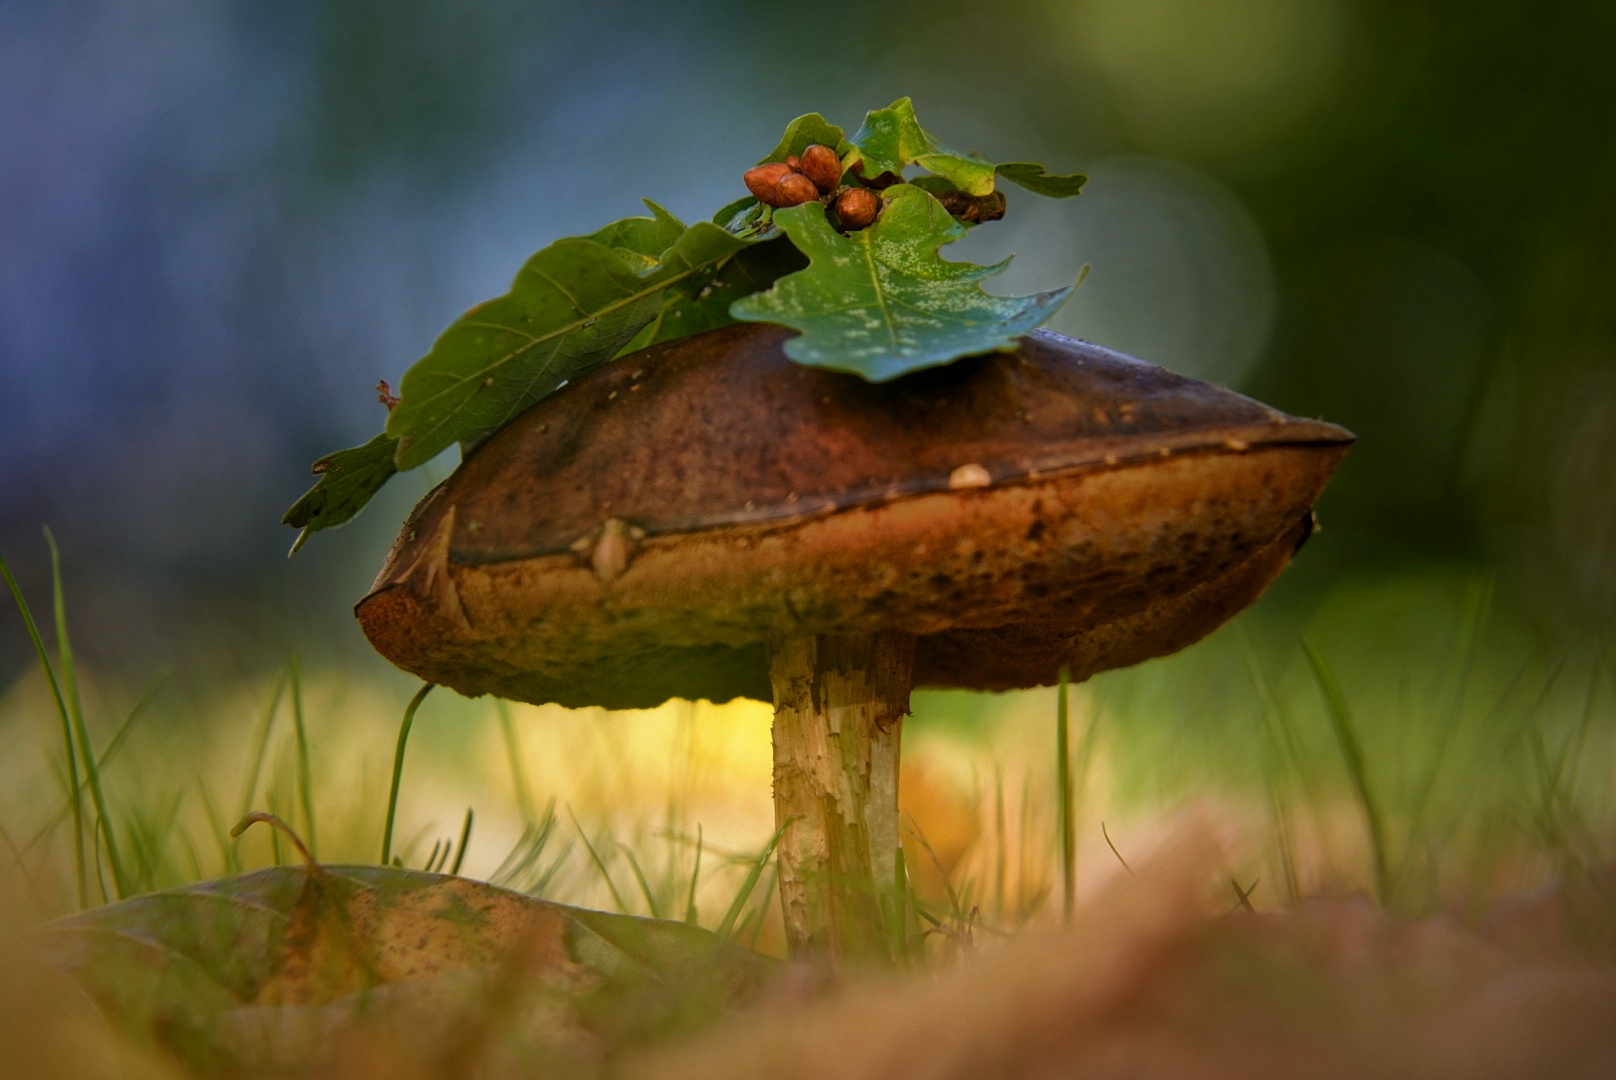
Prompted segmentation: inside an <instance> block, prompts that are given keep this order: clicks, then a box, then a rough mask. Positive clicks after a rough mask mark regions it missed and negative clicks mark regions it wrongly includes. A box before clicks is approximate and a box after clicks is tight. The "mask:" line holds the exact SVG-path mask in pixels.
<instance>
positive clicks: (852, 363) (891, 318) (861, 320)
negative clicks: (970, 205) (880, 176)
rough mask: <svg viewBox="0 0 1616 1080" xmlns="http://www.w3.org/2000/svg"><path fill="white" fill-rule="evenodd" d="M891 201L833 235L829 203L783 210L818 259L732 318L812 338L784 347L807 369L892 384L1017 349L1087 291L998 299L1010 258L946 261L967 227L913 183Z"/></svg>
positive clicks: (797, 238) (778, 214) (740, 303)
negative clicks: (994, 285)
mask: <svg viewBox="0 0 1616 1080" xmlns="http://www.w3.org/2000/svg"><path fill="white" fill-rule="evenodd" d="M881 198H882V202H883V204H884V205H883V208H882V211H881V216H880V217H879V218H878V219H877V220H876V222H875V224H874V225H871V226H870V227H869V228H867V229H864V230H862V231H860V232H855V233H853V234H852V235H851V236H843V235H841V234H840V233H838V232H836V230H835V229H833V228H831V226H830V223H829V222H828V221H827V220H826V219H825V209H824V207H823V206H821V205H820V204H818V203H806V204H804V205H802V206H794V207H791V208H790V209H786V210H777V211H775V214H774V220H775V223H776V224H777V225H778V226H779V227H780V228H781V229H783V230H784V231H785V234H786V235H787V236H788V237H790V239H791V242H792V243H793V244H795V245H796V247H797V248H798V250H800V251H801V252H802V253H803V254H804V255H806V256H807V257H808V260H809V265H808V268H807V269H806V270H801V271H799V272H797V273H794V274H789V275H787V276H785V277H783V278H781V279H780V280H779V281H777V282H775V284H774V287H773V288H771V289H770V290H769V291H767V292H761V293H754V294H752V295H751V296H747V297H744V298H742V299H740V300H737V301H736V302H735V303H733V304H732V305H730V314H731V315H733V316H734V317H735V318H737V319H741V320H745V321H749V322H773V323H782V324H784V325H786V326H790V327H792V328H794V329H796V330H800V331H802V333H801V334H800V336H798V337H795V338H792V339H791V340H790V341H788V342H786V344H785V351H786V355H787V356H789V357H791V359H793V360H795V361H796V362H797V363H799V364H807V365H809V366H811V367H825V368H834V369H836V370H839V371H850V372H853V373H855V374H857V375H861V376H863V377H864V378H865V379H868V380H869V381H871V382H884V381H886V380H888V379H893V378H896V377H898V376H899V375H903V374H905V373H907V372H910V371H915V370H918V369H920V368H925V367H934V366H937V365H939V364H946V363H948V362H949V361H951V360H954V359H957V358H959V357H961V356H970V355H972V354H975V353H983V352H991V351H994V350H999V349H1009V348H1013V347H1014V346H1015V343H1016V339H1017V338H1020V337H1021V336H1022V335H1024V334H1026V333H1028V332H1029V331H1030V330H1032V329H1033V328H1034V327H1036V326H1037V325H1038V324H1039V323H1042V322H1043V321H1044V320H1046V319H1048V318H1049V317H1050V316H1051V315H1053V314H1054V313H1055V311H1056V309H1058V308H1059V307H1060V306H1061V304H1062V303H1064V302H1065V300H1066V298H1067V297H1068V296H1069V295H1070V294H1071V292H1072V289H1073V288H1075V287H1076V286H1075V285H1069V286H1066V287H1065V288H1061V289H1056V290H1054V291H1052V292H1046V293H1038V294H1036V295H1033V296H1022V297H997V296H989V295H988V294H987V293H985V292H983V291H982V289H981V287H980V282H982V281H984V280H986V279H987V278H990V277H993V276H994V275H996V274H998V273H1000V272H1001V271H1002V270H1003V269H1004V268H1005V266H1006V265H1007V263H1008V261H1009V260H1006V261H1005V262H1002V263H999V264H997V265H995V266H976V265H973V264H970V263H955V262H945V261H944V260H943V259H942V258H941V257H940V256H939V254H938V249H939V248H940V247H942V246H943V245H944V244H947V243H951V242H952V241H954V240H958V239H959V238H960V237H962V236H964V235H965V226H963V225H961V224H960V223H959V222H957V221H955V220H954V219H953V218H952V217H951V216H949V213H948V211H947V210H945V209H943V207H942V204H940V203H939V202H938V201H937V200H936V199H934V198H932V197H931V195H929V194H927V193H926V192H925V191H924V190H922V189H920V188H918V187H916V186H914V185H913V184H898V185H895V186H893V187H889V188H887V189H886V190H885V191H883V192H882V193H881Z"/></svg>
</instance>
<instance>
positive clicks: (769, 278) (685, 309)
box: [618, 235, 808, 356]
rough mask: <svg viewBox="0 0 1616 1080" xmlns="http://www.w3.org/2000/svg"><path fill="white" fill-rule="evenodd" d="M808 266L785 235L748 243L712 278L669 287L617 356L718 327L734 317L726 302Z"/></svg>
mask: <svg viewBox="0 0 1616 1080" xmlns="http://www.w3.org/2000/svg"><path fill="white" fill-rule="evenodd" d="M807 265H808V260H807V259H805V258H803V256H802V253H801V252H799V251H798V250H797V249H796V248H795V247H793V246H792V244H791V241H790V240H788V239H787V238H786V237H784V236H780V235H776V237H775V239H773V240H770V241H769V242H768V243H764V244H758V245H756V246H754V247H749V248H746V249H745V250H744V251H741V252H740V253H738V254H737V255H736V256H735V257H734V258H732V259H730V260H729V261H727V262H726V263H725V264H724V265H723V266H722V267H721V268H720V269H719V271H718V273H717V274H715V275H714V276H713V279H712V280H711V281H709V282H708V283H707V284H706V285H704V286H702V288H701V289H700V290H699V291H697V292H696V293H695V294H694V295H690V296H687V295H685V294H683V293H675V292H673V291H672V290H670V291H669V293H668V296H667V299H666V300H665V301H663V304H662V310H661V311H659V312H657V315H656V318H654V319H652V320H651V321H650V322H649V323H647V324H646V325H645V328H644V329H642V330H641V331H640V332H639V333H638V334H635V335H634V340H633V341H630V342H629V343H628V344H627V345H625V346H623V350H622V352H620V353H618V355H619V356H626V355H627V354H629V353H631V352H635V351H636V350H639V349H643V348H645V347H646V346H647V345H655V344H657V343H658V342H662V341H672V340H673V339H674V338H681V337H685V336H686V335H689V334H699V333H701V332H702V331H704V330H716V329H718V328H719V327H720V326H728V325H730V324H731V323H733V322H735V317H734V316H733V315H731V314H730V310H729V309H730V305H731V304H732V303H734V302H735V301H736V300H739V299H740V298H741V297H743V296H749V295H751V294H752V293H755V292H762V291H763V290H764V289H767V288H768V287H769V286H770V285H773V284H774V283H775V281H776V280H777V279H779V278H781V277H784V276H785V275H786V274H790V273H795V272H796V271H798V270H801V269H803V268H804V267H805V266H807Z"/></svg>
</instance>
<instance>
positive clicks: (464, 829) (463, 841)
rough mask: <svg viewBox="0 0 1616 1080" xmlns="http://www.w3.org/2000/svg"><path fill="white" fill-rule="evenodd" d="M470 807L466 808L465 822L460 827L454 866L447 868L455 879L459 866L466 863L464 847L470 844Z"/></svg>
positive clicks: (458, 874)
mask: <svg viewBox="0 0 1616 1080" xmlns="http://www.w3.org/2000/svg"><path fill="white" fill-rule="evenodd" d="M471 821H472V816H471V807H469V806H468V807H466V820H465V822H464V823H463V824H462V825H461V826H460V842H459V843H458V844H456V845H455V857H454V865H453V866H451V867H449V873H450V874H452V875H454V876H455V877H459V876H460V866H461V864H462V863H464V862H465V861H466V845H467V844H469V843H471Z"/></svg>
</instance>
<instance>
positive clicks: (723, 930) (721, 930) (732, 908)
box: [714, 819, 794, 941]
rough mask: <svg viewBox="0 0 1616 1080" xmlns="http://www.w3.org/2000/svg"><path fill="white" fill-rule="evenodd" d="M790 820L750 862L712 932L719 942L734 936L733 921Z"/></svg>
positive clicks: (739, 914)
mask: <svg viewBox="0 0 1616 1080" xmlns="http://www.w3.org/2000/svg"><path fill="white" fill-rule="evenodd" d="M792 820H794V819H787V820H786V823H785V825H781V826H780V827H779V828H778V829H776V830H775V833H774V835H773V836H771V837H769V842H768V843H767V844H765V845H763V850H762V852H760V853H759V854H758V857H757V858H756V859H755V860H753V861H752V865H751V869H749V870H748V871H747V872H746V880H745V881H743V882H741V887H740V889H738V890H737V891H736V893H735V898H734V899H733V900H731V901H730V902H729V910H728V911H726V912H724V918H723V921H721V922H720V923H719V924H718V929H717V930H715V931H714V933H716V934H717V935H718V936H719V938H720V939H721V940H723V941H729V940H730V938H731V935H732V934H734V932H735V920H737V919H739V918H740V917H741V912H742V910H744V909H745V907H746V901H747V900H748V899H749V898H750V897H751V895H752V890H753V889H755V888H757V883H758V878H760V877H762V876H763V868H764V867H766V866H768V865H769V860H770V859H771V858H773V857H774V849H775V846H776V845H778V844H779V843H780V838H781V837H782V836H784V835H785V834H786V827H787V826H789V825H790V824H791V821H792Z"/></svg>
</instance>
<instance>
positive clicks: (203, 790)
mask: <svg viewBox="0 0 1616 1080" xmlns="http://www.w3.org/2000/svg"><path fill="white" fill-rule="evenodd" d="M196 790H197V793H198V794H199V795H200V796H201V797H202V811H203V813H205V814H207V817H208V828H210V829H212V830H213V838H214V840H215V841H217V842H218V844H219V857H220V858H222V859H223V860H224V872H225V873H227V874H239V873H241V853H240V852H239V851H238V850H237V845H235V844H232V843H231V842H230V830H229V829H228V828H226V827H225V824H224V818H222V817H220V816H219V806H218V804H217V803H215V802H214V801H213V793H212V792H210V791H209V790H208V784H207V781H206V780H203V779H202V777H201V776H200V775H198V776H197V778H196ZM241 816H242V817H246V816H247V815H246V814H243V815H241Z"/></svg>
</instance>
